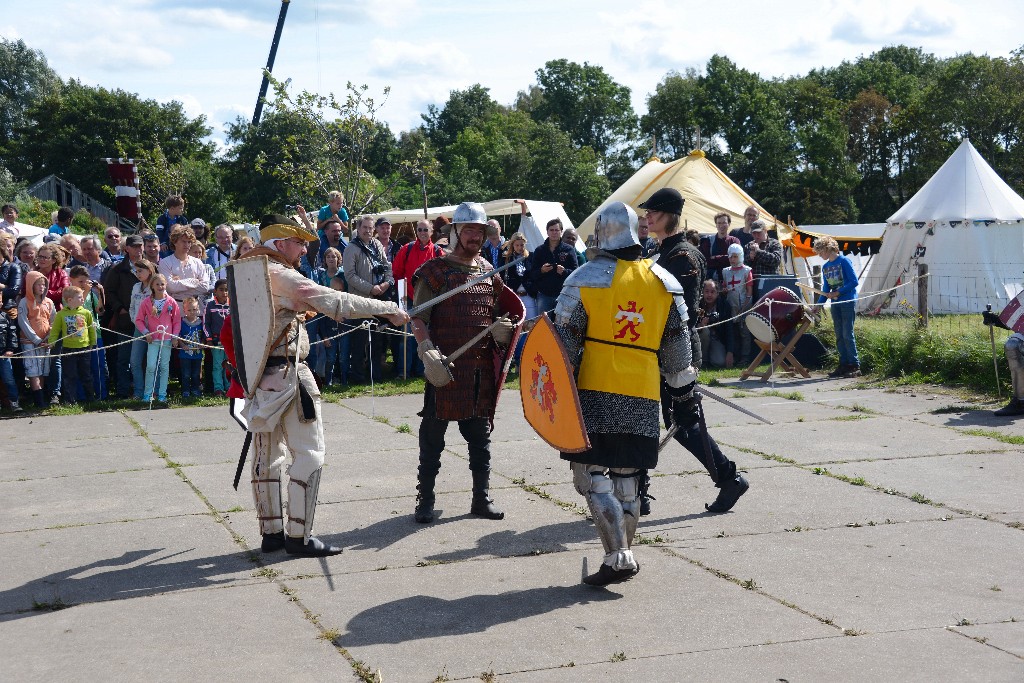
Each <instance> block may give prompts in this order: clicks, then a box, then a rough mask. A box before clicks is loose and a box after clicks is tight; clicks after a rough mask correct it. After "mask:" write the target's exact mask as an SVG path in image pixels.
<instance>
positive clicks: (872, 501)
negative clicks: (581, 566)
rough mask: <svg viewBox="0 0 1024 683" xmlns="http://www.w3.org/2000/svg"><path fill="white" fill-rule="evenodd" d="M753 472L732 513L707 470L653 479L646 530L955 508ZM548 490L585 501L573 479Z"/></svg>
mask: <svg viewBox="0 0 1024 683" xmlns="http://www.w3.org/2000/svg"><path fill="white" fill-rule="evenodd" d="M747 478H748V480H749V481H750V489H749V490H748V491H747V493H746V494H744V496H743V497H742V498H740V500H739V502H738V503H737V504H736V507H734V508H733V509H732V511H731V512H728V513H726V514H712V513H710V512H706V511H705V509H704V504H705V503H710V502H712V501H713V500H714V499H715V496H717V495H718V489H716V488H715V487H714V485H713V484H712V483H711V479H710V477H708V476H707V475H686V476H668V477H654V478H653V479H652V481H651V493H652V494H653V495H654V496H655V497H656V498H657V500H655V501H653V502H652V503H651V508H652V511H651V514H650V515H649V516H647V517H643V518H641V520H640V525H639V529H640V533H641V534H643V535H645V536H650V537H652V538H653V537H654V536H661V537H662V538H665V539H668V540H670V541H679V540H684V539H695V538H712V537H715V536H718V535H719V534H725V535H727V536H736V535H744V534H756V535H760V534H773V533H784V532H787V531H788V532H789V533H799V531H800V530H801V529H802V530H807V529H829V528H836V527H845V526H846V525H848V524H863V525H867V524H869V523H872V522H873V523H875V524H884V523H886V520H890V521H899V522H904V521H923V520H934V519H940V518H941V517H947V518H948V517H951V516H953V514H952V513H950V512H949V511H948V510H939V509H937V508H934V507H932V506H928V505H920V504H918V503H914V502H913V501H910V500H907V499H905V498H900V497H898V496H889V495H886V494H884V493H880V492H878V491H874V490H872V489H869V488H865V487H862V486H852V485H850V484H847V483H844V482H841V481H837V480H835V479H832V478H829V477H821V476H818V475H815V474H813V473H811V472H808V471H807V470H803V469H800V468H795V467H775V468H769V469H764V470H757V471H756V473H754V474H748V475H747ZM544 490H545V491H547V492H549V493H550V494H551V495H552V496H553V497H555V498H556V499H559V500H569V501H573V502H578V503H579V504H580V505H584V503H583V499H582V497H581V496H579V494H577V493H576V492H575V490H574V489H573V488H572V485H571V484H569V485H562V486H550V487H548V486H546V487H544ZM790 530H793V531H790Z"/></svg>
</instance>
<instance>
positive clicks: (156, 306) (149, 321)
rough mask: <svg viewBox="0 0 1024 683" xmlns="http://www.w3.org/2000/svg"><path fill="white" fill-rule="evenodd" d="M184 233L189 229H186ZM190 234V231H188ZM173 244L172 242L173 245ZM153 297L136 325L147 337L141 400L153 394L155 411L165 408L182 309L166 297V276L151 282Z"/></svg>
mask: <svg viewBox="0 0 1024 683" xmlns="http://www.w3.org/2000/svg"><path fill="white" fill-rule="evenodd" d="M185 230H189V228H188V227H185ZM189 234H190V235H191V234H192V232H191V230H189ZM172 244H173V243H172ZM151 289H152V290H153V293H152V295H150V296H148V297H146V298H145V299H144V300H143V301H142V305H141V306H139V313H138V315H137V316H136V317H135V326H136V327H137V328H138V329H139V331H140V332H142V333H143V334H145V336H146V344H147V347H146V387H145V389H144V390H143V396H142V400H143V401H145V402H147V403H148V402H149V401H151V400H153V392H154V391H155V392H156V400H157V407H158V408H166V407H167V372H168V370H169V369H170V364H171V349H172V348H173V347H174V346H175V343H174V337H177V336H178V335H179V334H181V307H180V306H179V305H178V302H177V301H175V300H174V299H173V298H172V297H170V296H169V295H168V294H167V277H166V276H164V275H162V274H157V275H155V276H154V277H153V279H152V286H151Z"/></svg>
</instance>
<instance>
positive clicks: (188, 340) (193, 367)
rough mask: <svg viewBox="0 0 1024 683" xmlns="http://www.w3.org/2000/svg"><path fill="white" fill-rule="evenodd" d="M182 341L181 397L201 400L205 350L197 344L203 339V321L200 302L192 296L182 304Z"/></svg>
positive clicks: (179, 349)
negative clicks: (201, 373)
mask: <svg viewBox="0 0 1024 683" xmlns="http://www.w3.org/2000/svg"><path fill="white" fill-rule="evenodd" d="M181 310H182V319H181V334H179V335H178V336H179V337H181V340H180V341H179V342H178V363H179V364H180V366H181V397H182V398H185V399H188V398H190V397H191V398H199V397H200V396H202V395H203V387H202V384H201V383H200V381H199V372H200V370H201V369H202V367H203V349H202V347H201V346H198V345H197V344H198V343H200V341H201V340H202V338H203V319H202V318H201V317H200V316H199V300H198V299H196V297H194V296H190V297H188V298H187V299H185V301H183V302H182V304H181Z"/></svg>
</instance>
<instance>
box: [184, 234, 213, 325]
mask: <svg viewBox="0 0 1024 683" xmlns="http://www.w3.org/2000/svg"><path fill="white" fill-rule="evenodd" d="M188 255H189V256H195V257H196V258H197V259H199V260H200V261H202V262H203V267H204V270H205V272H206V294H204V295H203V296H202V297H201V298H200V299H199V311H200V313H202V312H203V311H205V310H206V306H207V304H209V303H210V301H211V300H212V299H213V288H214V286H215V284H214V283H216V282H217V276H216V275H214V274H213V266H211V265H210V264H209V263H207V262H206V247H205V245H204V244H203V243H202V242H200V241H199V240H196V241H195V242H193V243H192V246H191V247H189V248H188Z"/></svg>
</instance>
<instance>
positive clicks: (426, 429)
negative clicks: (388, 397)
mask: <svg viewBox="0 0 1024 683" xmlns="http://www.w3.org/2000/svg"><path fill="white" fill-rule="evenodd" d="M434 391H435V389H434V386H433V385H432V384H430V383H427V390H426V392H425V393H424V395H423V410H422V411H421V412H420V416H421V417H422V418H423V421H422V422H420V434H419V437H420V467H419V476H420V481H421V482H427V483H429V485H430V488H431V489H433V484H434V478H435V477H436V476H437V473H438V472H439V471H440V470H441V452H442V451H443V450H444V435H445V433H446V432H447V431H448V420H441V419H438V418H437V416H436V412H435V409H434V397H435V394H434ZM458 423H459V432H460V433H461V434H462V438H464V439H465V440H466V443H467V444H468V445H469V469H470V470H472V471H474V472H490V471H491V421H490V420H489V419H487V418H486V417H471V418H468V419H466V420H459V421H458Z"/></svg>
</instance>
